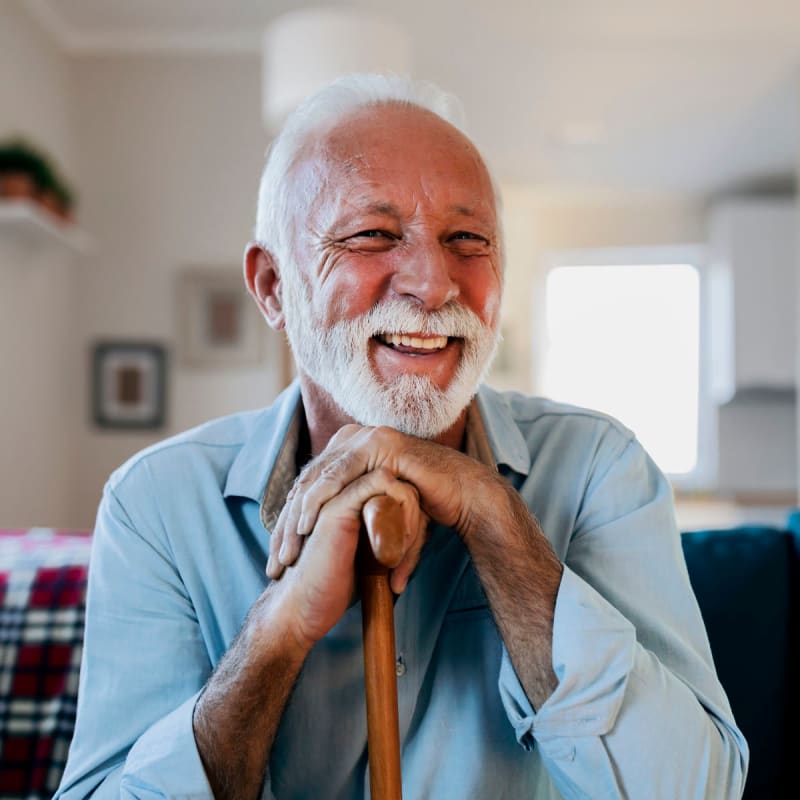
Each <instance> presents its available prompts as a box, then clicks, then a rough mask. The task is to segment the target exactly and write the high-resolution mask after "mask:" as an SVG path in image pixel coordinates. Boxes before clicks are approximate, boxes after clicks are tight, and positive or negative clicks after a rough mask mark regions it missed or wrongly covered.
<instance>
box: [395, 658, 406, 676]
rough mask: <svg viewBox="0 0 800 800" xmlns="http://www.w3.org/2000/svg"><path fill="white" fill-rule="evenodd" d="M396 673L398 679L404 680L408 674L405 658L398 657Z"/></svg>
mask: <svg viewBox="0 0 800 800" xmlns="http://www.w3.org/2000/svg"><path fill="white" fill-rule="evenodd" d="M394 671H395V673H396V675H397V677H398V678H402V677H403V675H405V674H406V665H405V662H404V661H403V656H398V658H397V662H396V663H395V665H394Z"/></svg>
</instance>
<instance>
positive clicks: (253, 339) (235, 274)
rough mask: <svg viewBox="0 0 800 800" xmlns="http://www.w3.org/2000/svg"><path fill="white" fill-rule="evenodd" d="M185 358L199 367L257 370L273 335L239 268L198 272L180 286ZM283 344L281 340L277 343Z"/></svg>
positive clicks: (188, 275) (186, 274)
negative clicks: (250, 367)
mask: <svg viewBox="0 0 800 800" xmlns="http://www.w3.org/2000/svg"><path fill="white" fill-rule="evenodd" d="M176 292H177V306H178V309H177V310H178V324H179V326H180V330H179V337H178V343H179V354H180V360H181V363H183V364H186V365H188V366H194V367H242V366H256V365H258V364H259V363H260V362H262V361H263V360H264V359H265V357H266V356H267V352H268V349H269V341H268V339H269V337H270V334H271V333H272V332H271V331H270V329H269V328H268V326H267V324H266V322H265V321H264V320H263V319H262V317H261V315H260V314H259V313H258V308H257V307H256V305H255V303H254V302H253V301H252V300H251V299H250V297H249V296H248V294H247V290H246V289H245V286H244V281H243V279H242V275H241V271H240V270H239V269H235V268H230V269H228V268H202V267H198V268H194V269H189V270H185V271H183V272H181V273H180V274H179V275H178V283H177V289H176ZM276 338H278V339H279V338H280V337H276Z"/></svg>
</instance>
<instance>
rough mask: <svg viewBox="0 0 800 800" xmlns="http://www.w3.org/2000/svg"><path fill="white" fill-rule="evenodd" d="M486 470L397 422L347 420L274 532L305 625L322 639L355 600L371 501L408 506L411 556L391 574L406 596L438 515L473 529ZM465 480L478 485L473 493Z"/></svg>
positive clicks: (275, 562) (277, 558)
mask: <svg viewBox="0 0 800 800" xmlns="http://www.w3.org/2000/svg"><path fill="white" fill-rule="evenodd" d="M487 478H491V473H490V471H489V470H487V468H486V467H484V466H482V465H481V464H479V463H478V462H476V461H474V460H473V459H471V458H469V457H467V456H465V455H463V454H462V453H459V452H457V451H455V450H453V449H451V448H448V447H444V446H442V445H438V444H435V443H433V442H429V441H425V440H422V439H417V438H415V437H412V436H406V435H405V434H402V433H399V432H398V431H395V430H393V429H391V428H382V427H380V428H367V427H362V426H360V425H347V426H345V427H343V428H341V429H340V430H339V431H338V432H337V433H336V435H335V436H334V437H333V438H332V439H331V440H330V442H329V444H328V446H327V447H326V449H325V450H324V451H323V452H322V453H321V454H320V455H319V456H317V458H315V459H314V460H313V461H312V462H310V463H309V464H308V465H307V466H306V467H305V468H304V469H303V471H302V472H301V474H300V475H299V476H298V478H297V480H296V481H295V483H294V485H293V487H292V489H291V491H290V492H289V495H288V497H287V499H286V503H285V505H284V507H283V509H282V511H281V514H280V516H279V518H278V522H277V524H276V526H275V530H274V531H273V533H272V537H271V540H270V553H269V560H268V562H267V576H268V577H269V578H271V579H273V580H278V579H281V580H280V583H281V584H286V588H285V591H287V592H289V593H290V596H291V601H292V606H293V608H294V611H295V619H296V620H297V624H298V626H300V629H299V631H297V632H296V633H298V634H299V635H301V636H302V637H303V638H304V640H306V641H307V642H308V644H309V646H311V645H313V643H314V642H316V641H318V640H319V639H320V638H322V636H324V635H325V634H326V633H327V632H328V631H329V630H330V629H331V628H332V627H333V626H334V625H335V624H336V623H337V622H338V620H339V619H340V618H341V616H342V615H343V614H344V612H345V611H346V609H347V607H348V606H349V605H350V603H351V602H352V599H353V596H354V593H355V566H354V565H355V555H356V549H357V546H358V538H359V534H360V530H361V526H362V510H363V507H364V505H365V504H366V503H367V501H369V500H370V499H371V498H372V497H376V496H380V495H388V496H389V497H391V498H393V499H394V500H395V501H396V502H397V503H399V505H400V507H401V509H402V513H403V522H404V538H403V547H402V555H401V557H400V559H399V562H398V563H397V565H396V566H395V567H394V568H393V569H392V570H391V573H390V582H391V587H392V590H393V591H394V592H395V593H396V594H400V593H401V592H402V591H403V590H404V589H405V586H406V584H407V582H408V579H409V577H410V576H411V574H412V572H413V571H414V569H415V567H416V565H417V563H418V561H419V558H420V553H421V551H422V548H423V546H424V544H425V540H426V536H427V528H428V522H429V520H430V519H433V520H435V521H437V522H440V523H443V524H445V525H448V526H450V527H453V528H455V529H456V530H457V531H458V532H459V533H461V534H462V536H463V535H465V534H466V533H467V529H468V527H469V524H470V520H471V517H472V510H473V501H474V499H475V497H476V496H477V495H478V494H479V493H476V492H475V487H476V485H477V483H476V482H479V481H481V479H483V480H486V479H487ZM465 486H467V487H472V488H471V490H470V491H468V492H465V491H464V490H463V487H465ZM484 499H485V498H484ZM373 544H374V543H373ZM301 556H302V557H301Z"/></svg>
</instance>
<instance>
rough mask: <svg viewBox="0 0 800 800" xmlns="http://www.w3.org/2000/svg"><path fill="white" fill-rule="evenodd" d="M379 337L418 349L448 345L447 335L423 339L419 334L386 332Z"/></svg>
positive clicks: (431, 348)
mask: <svg viewBox="0 0 800 800" xmlns="http://www.w3.org/2000/svg"><path fill="white" fill-rule="evenodd" d="M379 338H380V339H381V340H382V341H384V342H386V344H393V345H402V346H403V347H414V348H416V349H417V350H441V349H442V348H443V347H446V346H447V337H446V336H429V337H427V338H425V339H421V338H420V337H419V336H408V335H407V334H404V333H384V334H382V335H381V336H380V337H379Z"/></svg>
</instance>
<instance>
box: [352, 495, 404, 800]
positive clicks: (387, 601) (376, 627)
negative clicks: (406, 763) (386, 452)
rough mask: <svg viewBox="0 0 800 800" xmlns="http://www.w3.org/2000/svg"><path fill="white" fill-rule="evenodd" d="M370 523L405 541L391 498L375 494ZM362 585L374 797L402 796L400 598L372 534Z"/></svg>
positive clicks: (386, 536)
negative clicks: (397, 613) (374, 548)
mask: <svg viewBox="0 0 800 800" xmlns="http://www.w3.org/2000/svg"><path fill="white" fill-rule="evenodd" d="M364 522H365V525H366V526H367V528H368V529H369V531H370V533H371V534H372V536H371V538H372V539H373V541H378V542H380V541H383V542H391V541H395V540H396V537H397V536H398V535H399V536H400V537H401V538H400V542H401V543H402V518H401V515H400V507H399V506H398V505H397V504H396V503H395V502H394V501H392V500H390V499H389V498H388V497H380V498H373V500H371V501H370V502H369V503H368V504H367V507H365V509H364ZM390 549H392V548H390ZM359 588H360V591H361V604H362V622H363V629H364V682H365V688H366V698H367V751H368V757H369V785H370V794H371V796H372V798H373V800H401V797H402V781H401V777H400V732H399V721H398V711H397V673H396V671H395V670H396V662H395V644H394V599H393V597H392V590H391V588H390V586H389V574H388V569H387V568H386V567H385V566H383V565H382V564H381V563H380V562H379V561H378V560H377V559H376V558H375V555H374V554H373V552H372V547H371V546H370V541H369V539H368V538H367V536H366V535H363V536H362V542H361V548H360V553H359Z"/></svg>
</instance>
